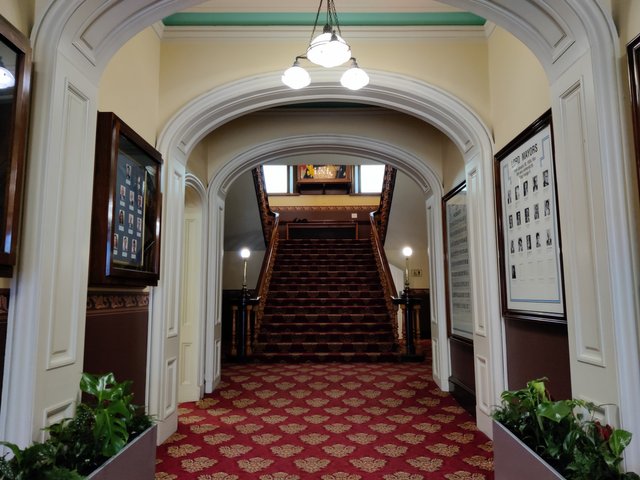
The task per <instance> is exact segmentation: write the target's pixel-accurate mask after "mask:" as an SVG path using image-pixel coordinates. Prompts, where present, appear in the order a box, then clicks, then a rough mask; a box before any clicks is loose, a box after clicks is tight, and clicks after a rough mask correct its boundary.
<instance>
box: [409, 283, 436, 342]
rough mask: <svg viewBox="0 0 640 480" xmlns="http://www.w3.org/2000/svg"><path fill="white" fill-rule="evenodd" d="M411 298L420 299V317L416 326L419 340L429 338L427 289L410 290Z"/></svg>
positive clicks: (429, 318) (429, 312)
mask: <svg viewBox="0 0 640 480" xmlns="http://www.w3.org/2000/svg"><path fill="white" fill-rule="evenodd" d="M411 297H412V298H418V299H420V315H419V316H418V325H419V328H420V339H421V340H425V339H429V338H431V300H430V296H429V289H428V288H412V289H411Z"/></svg>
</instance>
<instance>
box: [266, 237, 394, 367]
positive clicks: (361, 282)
mask: <svg viewBox="0 0 640 480" xmlns="http://www.w3.org/2000/svg"><path fill="white" fill-rule="evenodd" d="M253 356H254V358H258V359H259V360H260V361H263V362H303V361H312V362H318V361H338V362H363V361H374V362H376V361H377V362H380V361H382V362H384V361H386V362H391V361H394V360H396V359H397V358H398V349H397V345H396V343H395V339H394V335H393V328H392V321H391V316H390V313H389V310H387V305H386V303H385V296H384V293H383V290H382V284H381V283H380V275H379V273H378V269H377V267H376V261H375V257H374V255H373V249H372V245H371V240H370V239H365V240H355V239H345V238H307V239H295V240H281V241H280V243H279V245H278V252H277V255H276V261H275V266H274V269H273V274H272V276H271V281H270V284H269V293H268V295H267V301H266V305H265V308H264V316H263V317H262V322H261V326H260V334H259V335H258V338H257V343H256V344H255V345H254V355H253Z"/></svg>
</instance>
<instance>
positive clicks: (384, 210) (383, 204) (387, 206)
mask: <svg viewBox="0 0 640 480" xmlns="http://www.w3.org/2000/svg"><path fill="white" fill-rule="evenodd" d="M395 185H396V169H395V168H393V167H390V166H389V165H386V166H385V168H384V177H383V179H382V191H381V193H380V203H379V204H378V208H377V210H376V211H375V212H373V215H374V220H375V221H374V223H373V226H375V227H376V230H377V232H378V235H379V237H380V242H381V244H382V245H384V242H385V240H386V238H387V227H388V226H389V214H390V213H391V201H392V200H393V191H394V189H395Z"/></svg>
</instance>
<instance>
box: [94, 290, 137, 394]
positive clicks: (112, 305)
mask: <svg viewBox="0 0 640 480" xmlns="http://www.w3.org/2000/svg"><path fill="white" fill-rule="evenodd" d="M148 322H149V294H147V293H144V292H114V291H91V292H89V295H88V297H87V324H86V331H85V348H84V367H83V370H84V371H85V372H88V373H93V374H102V373H108V372H113V373H114V374H115V377H116V380H118V381H124V380H131V381H132V382H133V385H132V390H133V393H134V402H135V403H137V404H140V405H141V404H144V403H145V392H146V377H147V331H148Z"/></svg>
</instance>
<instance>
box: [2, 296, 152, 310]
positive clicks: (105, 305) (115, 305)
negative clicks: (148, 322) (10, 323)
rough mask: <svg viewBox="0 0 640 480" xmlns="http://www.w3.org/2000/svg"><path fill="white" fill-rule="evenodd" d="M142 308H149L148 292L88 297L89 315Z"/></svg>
mask: <svg viewBox="0 0 640 480" xmlns="http://www.w3.org/2000/svg"><path fill="white" fill-rule="evenodd" d="M0 301H1V300H0ZM140 308H144V309H148V308H149V294H148V293H146V292H90V293H89V294H88V295H87V313H89V312H92V311H104V310H121V309H140Z"/></svg>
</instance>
